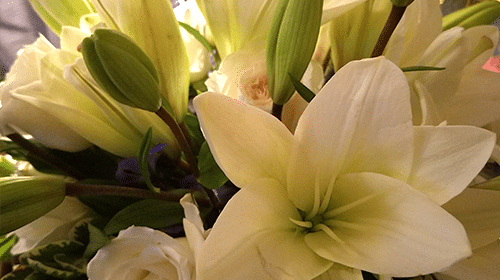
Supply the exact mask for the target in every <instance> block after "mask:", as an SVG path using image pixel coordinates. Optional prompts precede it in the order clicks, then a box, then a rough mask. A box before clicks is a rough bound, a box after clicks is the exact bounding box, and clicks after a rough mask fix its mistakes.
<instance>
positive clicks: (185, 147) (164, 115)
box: [156, 106, 200, 177]
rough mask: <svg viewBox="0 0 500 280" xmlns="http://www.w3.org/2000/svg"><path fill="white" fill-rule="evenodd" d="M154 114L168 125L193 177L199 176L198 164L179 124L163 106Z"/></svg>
mask: <svg viewBox="0 0 500 280" xmlns="http://www.w3.org/2000/svg"><path fill="white" fill-rule="evenodd" d="M156 114H157V115H158V116H159V117H160V118H161V119H162V120H163V121H164V122H165V123H166V124H167V125H168V127H169V128H170V130H171V131H172V133H173V134H174V137H175V139H176V140H177V143H179V146H180V147H181V150H182V151H183V152H184V155H185V156H186V160H187V162H188V163H189V165H190V166H191V172H192V173H193V175H194V176H195V177H199V176H200V170H198V164H197V163H196V158H195V157H194V154H193V152H192V151H191V148H190V146H189V144H188V141H187V140H186V137H184V134H183V133H182V130H181V128H180V127H179V124H178V123H177V122H176V121H175V119H174V118H172V116H171V115H170V114H169V113H168V112H167V111H166V110H165V108H163V106H162V107H160V109H159V110H158V111H156Z"/></svg>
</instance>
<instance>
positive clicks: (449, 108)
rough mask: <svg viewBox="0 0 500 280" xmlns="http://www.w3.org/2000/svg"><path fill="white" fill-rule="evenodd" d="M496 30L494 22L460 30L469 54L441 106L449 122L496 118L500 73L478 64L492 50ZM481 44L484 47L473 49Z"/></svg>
mask: <svg viewBox="0 0 500 280" xmlns="http://www.w3.org/2000/svg"><path fill="white" fill-rule="evenodd" d="M498 32H499V31H498V29H497V28H495V27H494V26H477V27H474V28H470V29H467V30H465V31H464V32H463V36H464V38H466V40H467V42H468V44H469V48H468V49H469V52H468V54H469V55H472V56H473V57H472V58H471V59H472V60H471V61H469V62H468V63H467V65H466V66H465V67H464V69H463V73H464V74H463V75H462V76H461V79H460V84H459V86H458V89H457V91H456V93H455V94H454V95H453V98H451V99H450V101H449V102H448V103H446V104H444V106H443V111H444V115H445V116H446V118H447V120H448V122H449V123H450V124H469V125H475V126H483V125H485V124H487V123H489V122H492V121H495V120H498V119H500V92H499V91H498V89H499V88H500V78H499V76H500V75H499V74H498V73H494V72H491V71H487V70H485V69H483V68H482V66H483V65H484V63H485V62H486V61H487V60H488V59H489V58H490V56H492V55H493V53H494V50H495V48H496V46H497V42H498V39H499V34H498ZM481 47H482V48H483V50H484V51H482V52H481V53H479V54H478V53H474V52H477V49H476V48H479V49H481ZM474 55H475V56H476V57H474Z"/></svg>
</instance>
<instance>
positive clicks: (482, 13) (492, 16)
mask: <svg viewBox="0 0 500 280" xmlns="http://www.w3.org/2000/svg"><path fill="white" fill-rule="evenodd" d="M499 16H500V2H498V1H484V2H480V3H478V4H475V5H472V6H470V7H467V8H464V9H461V10H458V11H456V12H453V13H451V14H448V15H446V16H445V17H443V31H444V30H448V29H450V28H452V27H455V26H461V27H463V28H465V29H468V28H471V27H474V26H478V25H488V24H492V23H493V22H495V20H496V19H497V18H498V17H499Z"/></svg>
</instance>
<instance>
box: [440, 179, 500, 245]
mask: <svg viewBox="0 0 500 280" xmlns="http://www.w3.org/2000/svg"><path fill="white" fill-rule="evenodd" d="M443 208H444V209H445V210H446V211H448V212H449V213H450V214H452V215H453V216H454V217H455V218H457V219H458V220H459V221H460V222H461V223H462V225H464V227H465V230H466V231H467V235H468V236H469V240H470V242H471V246H472V249H476V248H479V247H482V246H486V245H488V244H490V243H492V242H495V241H497V240H498V238H500V192H499V191H493V190H481V189H471V188H467V189H465V190H464V191H463V192H462V193H461V194H459V195H457V196H456V197H454V198H453V199H451V200H450V201H448V202H447V203H445V204H444V205H443Z"/></svg>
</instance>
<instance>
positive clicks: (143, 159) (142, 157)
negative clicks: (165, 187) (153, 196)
mask: <svg viewBox="0 0 500 280" xmlns="http://www.w3.org/2000/svg"><path fill="white" fill-rule="evenodd" d="M152 139H153V129H152V128H151V127H150V128H149V129H148V131H147V132H146V134H145V135H144V138H142V142H141V146H140V147H139V155H138V156H137V161H138V163H139V169H140V170H141V173H142V176H143V177H144V181H146V185H147V186H148V188H149V189H150V190H151V191H153V192H155V193H159V192H160V189H159V188H157V187H155V186H153V183H152V182H151V177H150V174H149V161H148V157H149V150H151V140H152Z"/></svg>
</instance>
